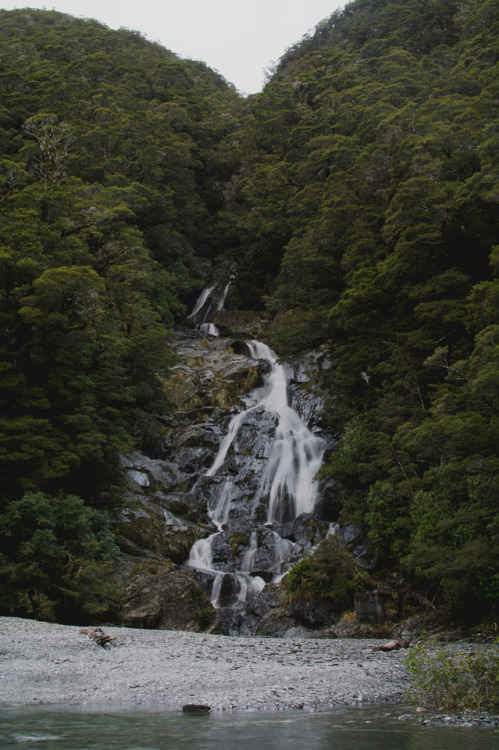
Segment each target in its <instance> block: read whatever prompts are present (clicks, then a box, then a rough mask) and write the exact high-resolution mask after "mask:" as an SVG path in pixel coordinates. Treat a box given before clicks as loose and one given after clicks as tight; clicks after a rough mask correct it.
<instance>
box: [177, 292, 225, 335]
mask: <svg viewBox="0 0 499 750" xmlns="http://www.w3.org/2000/svg"><path fill="white" fill-rule="evenodd" d="M231 283H232V281H228V282H227V283H226V284H225V285H224V286H221V284H212V285H211V286H207V287H205V289H203V291H202V292H201V294H200V295H199V297H198V298H197V300H196V302H195V305H194V308H193V310H192V312H191V313H190V315H188V316H187V317H188V319H189V320H192V321H193V322H195V323H197V328H198V330H199V331H201V333H204V334H206V335H207V336H218V335H219V332H218V328H217V327H216V325H214V324H213V323H212V322H210V320H209V318H210V316H211V312H212V310H223V309H224V304H225V300H226V297H227V294H228V293H229V289H230V285H231Z"/></svg>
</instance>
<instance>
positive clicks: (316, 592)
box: [284, 536, 365, 607]
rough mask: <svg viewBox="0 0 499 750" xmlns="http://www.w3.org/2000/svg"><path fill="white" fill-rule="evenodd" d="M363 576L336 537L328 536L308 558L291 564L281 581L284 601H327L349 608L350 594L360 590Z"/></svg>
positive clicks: (351, 603) (362, 587) (351, 595)
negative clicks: (282, 581)
mask: <svg viewBox="0 0 499 750" xmlns="http://www.w3.org/2000/svg"><path fill="white" fill-rule="evenodd" d="M364 587H365V586H364V573H363V571H362V570H361V568H360V567H359V566H358V565H357V563H356V562H355V560H354V559H353V557H352V556H351V554H350V553H349V552H348V550H347V549H345V547H344V545H343V544H342V542H341V541H340V540H339V539H338V538H337V537H336V536H328V537H327V538H326V539H324V541H323V542H321V544H320V545H319V546H318V547H317V549H316V550H315V551H314V552H313V553H312V554H311V555H309V556H307V557H304V558H303V559H302V560H300V562H298V563H297V564H296V565H294V566H293V567H292V568H291V570H290V571H289V574H288V575H287V577H286V579H285V593H284V599H285V601H286V603H288V604H292V603H293V602H296V601H298V600H299V599H309V600H320V599H330V600H332V601H333V602H334V603H335V604H337V605H338V606H341V607H352V605H353V595H354V593H355V592H356V591H361V590H363V589H364Z"/></svg>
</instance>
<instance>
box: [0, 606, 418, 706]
mask: <svg viewBox="0 0 499 750" xmlns="http://www.w3.org/2000/svg"><path fill="white" fill-rule="evenodd" d="M105 632H106V633H108V634H109V635H113V636H116V641H115V642H114V645H113V646H111V647H108V648H103V647H101V646H98V645H97V644H95V643H94V642H93V641H91V640H90V639H89V638H88V636H87V635H85V634H83V633H80V629H79V628H78V627H72V626H65V625H54V624H51V623H45V622H36V621H33V620H24V619H19V618H14V617H3V618H0V704H40V703H53V704H56V703H58V704H67V705H68V704H73V705H77V704H80V705H82V704H95V703H100V704H109V703H112V704H160V705H161V706H162V707H163V708H165V709H166V710H179V709H180V708H182V706H183V705H185V704H189V703H198V704H207V705H209V706H211V708H212V709H213V710H226V709H240V710H263V709H266V710H285V709H296V708H304V709H308V710H316V709H327V708H330V707H332V706H338V705H345V704H356V703H359V702H363V703H374V702H382V701H397V700H400V699H401V698H402V697H403V692H404V690H405V689H406V687H407V675H406V671H405V668H404V658H405V655H406V651H404V650H402V651H392V652H389V653H383V652H376V651H372V650H371V649H372V647H373V646H375V645H379V641H373V640H339V639H338V640H325V639H301V638H289V639H273V638H257V637H251V638H232V637H228V636H218V635H204V634H200V633H186V632H179V631H171V630H138V629H133V628H115V627H106V628H105Z"/></svg>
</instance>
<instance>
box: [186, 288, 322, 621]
mask: <svg viewBox="0 0 499 750" xmlns="http://www.w3.org/2000/svg"><path fill="white" fill-rule="evenodd" d="M213 289H214V287H208V290H206V291H205V292H203V293H202V295H201V296H200V299H199V300H198V303H196V306H195V308H194V311H193V313H192V314H191V316H190V317H191V318H193V319H195V317H196V315H199V313H200V311H201V312H202V310H203V309H204V308H206V307H209V304H210V302H209V299H210V294H212V292H213ZM226 293H227V287H226V288H225V290H224V294H223V298H225V295H226ZM219 299H221V298H219ZM211 309H213V305H212V307H211ZM203 319H204V322H205V323H206V318H205V317H204V316H203ZM246 346H247V351H248V355H249V357H250V358H251V359H252V360H255V361H259V362H263V363H264V364H263V366H262V369H266V371H267V374H266V376H265V377H264V382H263V385H262V386H261V387H259V388H256V389H255V390H253V391H251V392H250V393H249V394H248V395H247V396H246V398H245V405H246V407H247V408H246V409H243V410H241V411H238V412H237V413H236V414H234V415H233V417H232V419H231V421H230V423H229V425H228V429H227V432H226V435H225V437H224V438H223V440H222V442H221V444H220V447H219V450H218V453H217V455H216V456H215V459H214V461H213V463H212V465H211V467H210V468H209V469H208V471H207V472H206V474H205V477H204V479H203V482H204V483H205V484H206V483H208V485H209V487H210V496H209V500H208V513H209V515H210V517H211V519H212V521H213V523H214V524H215V526H216V527H217V529H218V531H216V532H215V533H213V534H212V535H211V536H209V537H208V538H206V539H201V540H199V541H197V542H196V543H195V544H194V546H193V547H192V549H191V553H190V557H189V561H188V563H187V564H188V565H189V567H191V568H194V569H196V570H198V571H200V573H201V574H202V575H204V576H205V578H206V580H207V581H211V600H212V603H213V604H214V605H215V606H224V602H227V601H228V602H230V601H231V599H232V601H240V602H241V601H245V600H246V598H247V597H248V596H250V595H251V594H254V593H256V592H258V591H260V590H261V589H262V588H263V587H264V585H265V581H269V580H273V581H278V580H280V578H281V577H282V576H283V574H284V573H285V572H286V571H287V569H288V568H289V565H290V562H291V561H292V559H293V556H294V555H295V546H296V545H295V544H294V542H293V541H291V540H290V539H289V538H284V537H283V536H282V530H283V527H284V525H286V524H288V525H289V524H291V523H293V522H294V521H295V519H297V518H298V517H299V516H301V515H302V514H311V513H312V512H313V510H314V507H315V505H316V500H317V485H316V482H315V481H314V478H315V476H316V474H317V471H318V470H319V468H320V466H321V463H322V458H323V454H324V450H325V447H326V446H325V441H324V440H323V439H322V438H321V437H319V436H317V435H316V434H314V433H313V432H311V431H310V429H309V428H308V427H307V425H306V424H305V422H304V421H303V420H302V419H301V418H300V416H299V415H298V414H297V412H296V411H295V410H294V409H293V408H291V406H290V405H289V402H288V393H287V390H288V379H287V375H286V368H285V366H284V365H282V364H280V363H279V362H278V361H277V356H276V354H275V353H274V352H273V351H272V350H271V349H270V348H269V347H268V346H267V345H266V344H263V343H261V342H258V341H247V342H246ZM250 474H255V475H256V476H257V477H259V479H256V480H255V482H254V483H253V485H252V491H251V493H250V494H245V485H246V483H247V482H248V479H247V477H248V476H249V475H250ZM229 546H230V549H231V550H232V559H229V558H230V555H228V554H227V553H225V557H224V554H223V550H224V549H225V550H227V548H228V547H229ZM239 547H241V551H240V550H239ZM295 557H296V555H295ZM264 578H265V580H264ZM229 579H230V580H229ZM224 588H225V592H224Z"/></svg>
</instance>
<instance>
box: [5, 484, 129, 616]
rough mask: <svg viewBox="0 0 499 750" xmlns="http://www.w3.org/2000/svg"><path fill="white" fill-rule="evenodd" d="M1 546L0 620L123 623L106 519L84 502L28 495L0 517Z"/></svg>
mask: <svg viewBox="0 0 499 750" xmlns="http://www.w3.org/2000/svg"><path fill="white" fill-rule="evenodd" d="M0 539H1V548H2V553H1V554H0V571H1V583H0V611H1V613H2V614H3V615H16V616H22V617H33V618H36V619H40V620H48V621H57V622H63V623H76V622H78V621H81V620H85V621H88V620H89V619H90V620H91V621H93V622H95V621H103V620H106V619H115V618H116V617H118V616H119V612H120V604H121V594H120V590H119V588H118V587H117V585H116V583H115V581H114V580H113V573H114V568H115V564H116V562H117V557H118V550H117V547H116V546H115V543H114V537H113V534H112V531H111V527H110V523H109V519H108V518H107V516H106V515H105V514H104V513H102V512H99V511H96V510H94V509H91V508H88V507H87V506H85V504H84V503H83V500H81V498H79V497H77V496H76V495H64V496H58V497H51V496H49V495H44V494H42V493H41V492H37V493H34V492H27V493H25V494H24V495H23V497H22V498H21V499H19V500H12V501H10V502H9V503H7V505H6V508H5V512H4V513H2V514H1V515H0Z"/></svg>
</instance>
